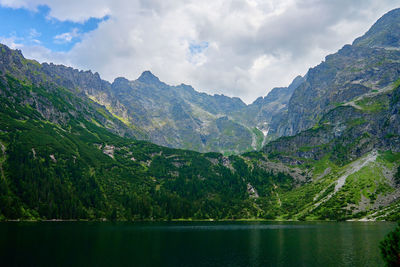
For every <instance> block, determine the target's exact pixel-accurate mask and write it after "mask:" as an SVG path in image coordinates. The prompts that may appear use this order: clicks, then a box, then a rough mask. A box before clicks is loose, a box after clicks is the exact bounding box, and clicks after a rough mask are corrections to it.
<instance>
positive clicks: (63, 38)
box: [54, 28, 80, 43]
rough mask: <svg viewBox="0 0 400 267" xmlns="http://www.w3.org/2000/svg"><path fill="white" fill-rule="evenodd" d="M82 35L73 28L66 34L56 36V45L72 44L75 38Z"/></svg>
mask: <svg viewBox="0 0 400 267" xmlns="http://www.w3.org/2000/svg"><path fill="white" fill-rule="evenodd" d="M79 36H80V34H79V32H78V29H77V28H73V29H72V31H70V32H65V33H61V34H58V35H56V36H54V42H56V43H70V42H71V41H72V40H73V39H74V38H77V37H79Z"/></svg>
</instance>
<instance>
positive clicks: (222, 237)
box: [0, 222, 395, 267]
mask: <svg viewBox="0 0 400 267" xmlns="http://www.w3.org/2000/svg"><path fill="white" fill-rule="evenodd" d="M394 227H395V224H394V223H388V222H154V223H151V222H146V223H128V222H126V223H111V222H38V223H28V222H18V223H16V222H7V223H0V258H1V264H0V265H3V266H296V267H297V266H324V267H326V266H382V265H383V262H382V260H381V258H380V254H379V249H378V244H379V241H380V240H382V239H383V237H384V236H385V235H386V234H387V233H388V232H389V231H391V230H392V229H394Z"/></svg>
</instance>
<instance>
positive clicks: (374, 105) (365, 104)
mask: <svg viewBox="0 0 400 267" xmlns="http://www.w3.org/2000/svg"><path fill="white" fill-rule="evenodd" d="M356 105H358V106H359V107H361V108H362V110H363V111H367V112H371V113H376V112H380V111H382V110H385V109H387V107H388V105H389V102H388V100H387V98H384V97H380V98H379V99H376V98H363V99H361V100H358V101H356Z"/></svg>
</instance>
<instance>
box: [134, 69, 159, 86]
mask: <svg viewBox="0 0 400 267" xmlns="http://www.w3.org/2000/svg"><path fill="white" fill-rule="evenodd" d="M137 80H138V81H139V82H142V83H147V84H154V83H161V81H160V79H158V78H157V77H156V76H155V75H154V74H153V73H151V72H150V71H148V70H146V71H144V72H143V73H142V75H140V77H139V78H138V79H137Z"/></svg>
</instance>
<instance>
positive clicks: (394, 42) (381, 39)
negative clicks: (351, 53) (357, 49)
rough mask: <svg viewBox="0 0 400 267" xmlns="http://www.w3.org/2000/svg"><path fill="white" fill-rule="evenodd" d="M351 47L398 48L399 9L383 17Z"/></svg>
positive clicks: (399, 33) (399, 45)
mask: <svg viewBox="0 0 400 267" xmlns="http://www.w3.org/2000/svg"><path fill="white" fill-rule="evenodd" d="M353 45H355V46H366V47H397V48H398V47H400V8H397V9H393V10H392V11H389V12H388V13H386V14H385V15H383V16H382V17H381V18H380V19H379V20H378V21H377V22H376V23H375V24H374V25H373V26H372V27H371V28H370V29H369V30H368V32H367V33H366V34H364V36H362V37H360V38H357V39H356V40H355V41H354V42H353Z"/></svg>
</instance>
